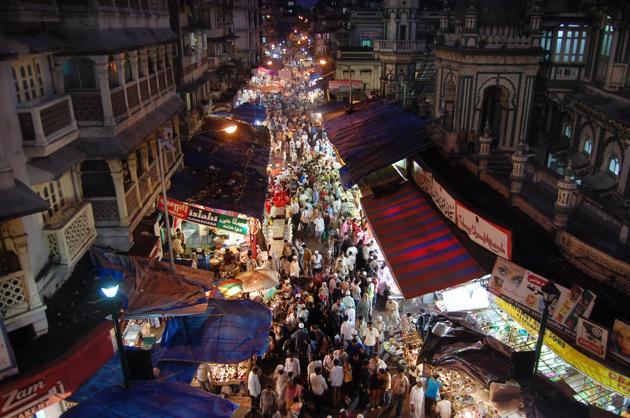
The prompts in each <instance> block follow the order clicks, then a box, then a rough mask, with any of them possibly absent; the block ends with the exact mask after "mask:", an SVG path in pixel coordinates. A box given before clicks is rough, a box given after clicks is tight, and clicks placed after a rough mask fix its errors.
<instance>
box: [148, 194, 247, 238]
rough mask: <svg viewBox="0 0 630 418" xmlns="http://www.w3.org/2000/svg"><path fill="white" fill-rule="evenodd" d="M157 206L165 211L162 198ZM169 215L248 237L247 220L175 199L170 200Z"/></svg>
mask: <svg viewBox="0 0 630 418" xmlns="http://www.w3.org/2000/svg"><path fill="white" fill-rule="evenodd" d="M157 206H158V209H160V210H164V205H163V204H162V196H160V197H159V198H158V204H157ZM168 213H169V214H170V215H172V216H174V217H176V218H179V219H182V220H184V221H188V222H194V223H198V224H202V225H207V226H211V227H213V228H218V229H223V230H224V231H230V232H235V233H237V234H241V235H247V230H248V224H247V218H239V217H236V216H230V215H225V214H222V213H217V212H214V211H210V210H207V209H204V208H199V207H196V206H191V205H189V204H187V203H184V202H180V201H178V200H174V199H168Z"/></svg>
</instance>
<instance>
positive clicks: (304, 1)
mask: <svg viewBox="0 0 630 418" xmlns="http://www.w3.org/2000/svg"><path fill="white" fill-rule="evenodd" d="M297 3H298V4H299V5H300V6H302V7H304V8H305V9H309V8H311V7H313V6H315V4H316V3H317V0H297Z"/></svg>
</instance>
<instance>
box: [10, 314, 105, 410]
mask: <svg viewBox="0 0 630 418" xmlns="http://www.w3.org/2000/svg"><path fill="white" fill-rule="evenodd" d="M112 327H113V326H112V323H111V322H103V323H102V324H100V325H98V326H97V327H96V328H94V329H93V330H92V332H90V333H89V334H88V335H87V336H85V337H83V338H82V339H81V340H79V341H78V342H77V343H76V344H75V345H74V346H73V347H72V348H71V349H70V350H69V351H68V352H66V353H65V354H63V355H61V356H60V357H58V358H57V359H56V360H54V361H53V362H51V363H50V364H48V365H47V366H46V367H45V368H44V369H43V370H39V371H35V372H32V373H30V374H29V375H27V376H23V377H21V378H19V379H17V380H15V381H12V382H9V383H6V384H4V385H2V386H0V416H1V417H2V418H30V417H32V416H33V415H34V414H35V413H36V412H37V411H39V410H41V409H44V408H46V407H47V406H49V405H52V404H54V403H55V402H59V401H60V400H62V399H65V398H67V397H68V396H70V395H71V394H72V393H73V392H74V391H76V390H77V389H78V388H79V387H80V386H81V385H82V384H83V383H84V382H85V381H86V380H88V379H89V378H90V377H92V375H94V373H96V372H97V371H98V369H100V368H101V367H102V366H103V365H104V364H105V363H106V362H107V361H108V360H109V359H110V358H112V356H113V355H114V346H113V344H112V338H111V330H112Z"/></svg>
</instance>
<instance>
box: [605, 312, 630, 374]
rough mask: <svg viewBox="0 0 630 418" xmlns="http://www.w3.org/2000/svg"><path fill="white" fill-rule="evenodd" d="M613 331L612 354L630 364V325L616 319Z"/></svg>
mask: <svg viewBox="0 0 630 418" xmlns="http://www.w3.org/2000/svg"><path fill="white" fill-rule="evenodd" d="M612 331H613V332H612V336H611V342H610V354H612V355H613V356H614V357H616V358H618V359H619V360H621V361H623V362H625V363H627V364H630V325H628V324H626V323H625V322H623V321H620V320H618V319H615V323H614V324H613V330H612Z"/></svg>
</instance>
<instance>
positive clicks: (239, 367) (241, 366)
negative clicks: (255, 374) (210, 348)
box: [208, 361, 249, 385]
mask: <svg viewBox="0 0 630 418" xmlns="http://www.w3.org/2000/svg"><path fill="white" fill-rule="evenodd" d="M208 371H209V373H210V382H211V383H212V384H213V385H238V384H240V383H241V382H243V381H245V380H246V379H247V373H248V372H249V362H247V361H244V362H242V363H238V364H215V363H208Z"/></svg>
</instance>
